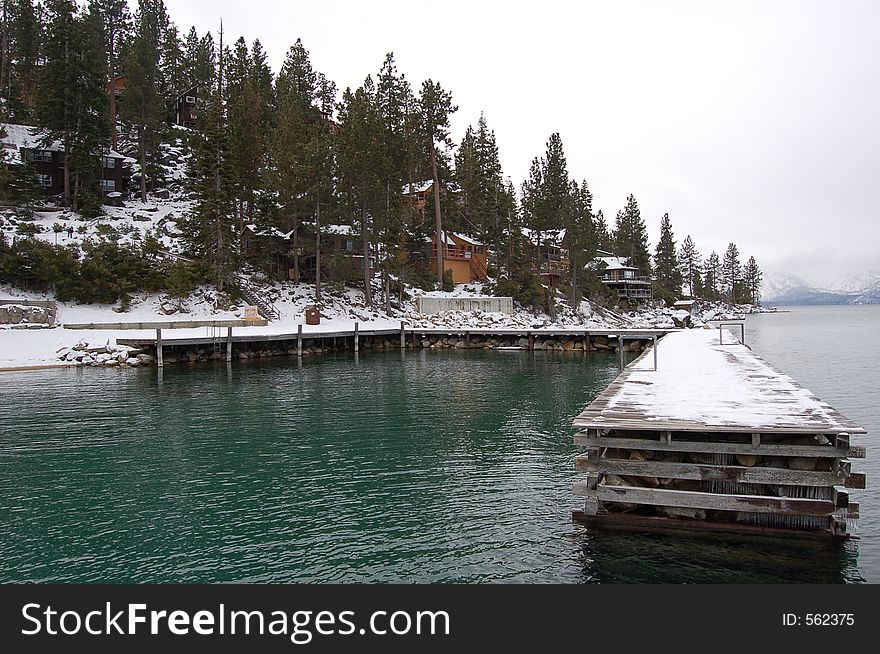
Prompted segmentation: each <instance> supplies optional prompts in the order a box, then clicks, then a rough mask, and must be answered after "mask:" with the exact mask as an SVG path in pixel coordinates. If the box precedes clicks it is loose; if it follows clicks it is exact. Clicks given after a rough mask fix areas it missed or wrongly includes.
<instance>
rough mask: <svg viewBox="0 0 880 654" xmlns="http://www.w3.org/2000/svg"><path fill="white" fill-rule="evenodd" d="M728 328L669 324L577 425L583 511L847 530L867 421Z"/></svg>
mask: <svg viewBox="0 0 880 654" xmlns="http://www.w3.org/2000/svg"><path fill="white" fill-rule="evenodd" d="M721 333H722V332H721V331H720V330H719V331H716V330H688V331H682V332H678V333H675V334H671V335H668V336H665V337H664V338H663V339H662V340H661V341H660V343H659V344H658V346H657V350H658V352H657V357H658V360H659V365H658V366H657V369H656V370H655V369H654V365H653V362H652V361H651V358H650V357H647V356H645V355H644V354H643V355H642V356H641V357H639V359H637V360H636V361H634V362H633V363H632V364H630V365H629V366H628V367H627V368H626V369H625V370H624V371H623V372H622V373H621V374H620V375H619V376H618V377H617V379H615V381H614V382H612V384H611V385H610V386H609V387H608V388H607V389H606V390H605V391H604V392H603V393H602V394H601V395H599V397H597V398H596V400H595V401H593V402H592V403H591V404H590V405H589V406H588V407H587V408H586V409H585V410H584V411H583V412H582V413H581V414H580V415H578V416H577V417H576V418H575V419H574V421H573V425H574V427H575V428H577V429H578V430H579V431H578V433H577V434H576V435H575V444H576V445H578V446H579V447H581V448H584V449H586V453H585V454H582V455H580V456H577V457H576V458H575V468H576V469H577V470H580V471H584V472H586V473H587V477H586V480H585V481H584V482H582V483H579V484H577V485H576V488H575V493H576V494H578V495H582V496H585V497H586V501H585V505H584V509H583V510H577V511H575V512H574V517H575V519H577V520H581V521H584V522H588V523H594V524H598V525H604V526H620V527H627V528H646V529H654V528H663V527H668V528H672V529H679V530H680V529H689V530H693V531H712V532H714V531H718V530H730V531H740V532H742V533H749V534H755V533H758V534H762V535H777V534H778V533H787V534H788V535H790V534H791V533H792V531H791V530H796V531H798V532H799V533H801V534H803V535H810V536H816V535H819V534H822V535H832V536H836V537H843V538H846V537H849V536H850V535H851V534H850V531H849V530H848V522H852V520H853V519H854V518H856V517H858V505H857V504H855V503H851V502H849V495H848V492H847V490H846V489H847V488H864V487H865V476H864V475H863V474H860V473H854V472H852V468H851V464H850V461H849V459H851V458H863V457H864V456H865V449H864V447H861V446H858V445H854V444H852V443H851V440H850V437H851V436H852V435H854V434H864V433H865V430H864V429H863V428H862V427H860V426H859V425H857V424H856V423H854V422H853V421H852V420H850V419H849V418H847V417H846V416H844V415H842V414H841V413H840V412H839V411H837V410H835V409H834V408H832V407H831V406H829V405H828V404H826V403H825V402H823V401H822V400H820V399H819V398H817V397H816V396H814V395H813V394H812V393H811V392H810V391H808V390H807V389H805V388H804V387H802V386H801V385H800V384H798V383H797V382H796V381H794V380H793V379H792V378H791V377H788V376H787V375H784V374H782V373H780V372H778V371H776V370H774V369H773V368H772V367H771V366H770V365H769V364H768V363H767V362H766V361H764V360H763V359H761V358H760V357H758V356H756V355H755V354H754V353H753V352H752V351H751V350H750V349H749V348H747V347H746V346H744V345H742V344H740V343H738V342H737V341H736V340H735V339H733V338H731V335H730V334H726V335H725V336H724V339H723V341H722V340H721V339H720V338H719V336H720V335H721Z"/></svg>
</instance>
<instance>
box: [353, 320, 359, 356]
mask: <svg viewBox="0 0 880 654" xmlns="http://www.w3.org/2000/svg"><path fill="white" fill-rule="evenodd" d="M359 324H360V323H357V322H355V323H354V351H355V352H357V351H358V325H359Z"/></svg>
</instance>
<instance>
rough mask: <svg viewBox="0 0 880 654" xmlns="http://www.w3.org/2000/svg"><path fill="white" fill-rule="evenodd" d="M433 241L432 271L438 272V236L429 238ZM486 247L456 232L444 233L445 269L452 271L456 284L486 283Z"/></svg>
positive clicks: (433, 235)
mask: <svg viewBox="0 0 880 654" xmlns="http://www.w3.org/2000/svg"><path fill="white" fill-rule="evenodd" d="M428 240H430V241H431V270H432V271H434V270H437V236H436V234H432V235H431V236H430V237H428ZM486 266H487V257H486V245H485V244H484V243H481V242H480V241H477V240H476V239H473V238H471V237H470V236H466V235H464V234H458V233H456V232H444V233H443V268H444V270H451V271H452V281H453V283H455V284H468V283H470V282H475V281H480V282H484V281H486V280H487V279H488V278H489V276H488V272H487V268H486Z"/></svg>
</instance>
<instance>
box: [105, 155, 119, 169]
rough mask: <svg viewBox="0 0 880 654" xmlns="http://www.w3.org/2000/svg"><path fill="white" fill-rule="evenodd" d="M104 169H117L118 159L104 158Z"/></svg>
mask: <svg viewBox="0 0 880 654" xmlns="http://www.w3.org/2000/svg"><path fill="white" fill-rule="evenodd" d="M104 168H116V159H114V158H113V157H104Z"/></svg>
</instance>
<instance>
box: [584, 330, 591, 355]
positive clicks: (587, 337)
mask: <svg viewBox="0 0 880 654" xmlns="http://www.w3.org/2000/svg"><path fill="white" fill-rule="evenodd" d="M589 351H590V332H584V352H589Z"/></svg>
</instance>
